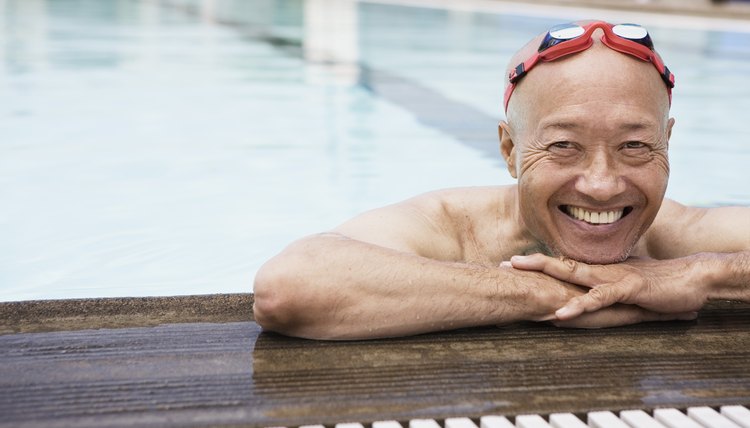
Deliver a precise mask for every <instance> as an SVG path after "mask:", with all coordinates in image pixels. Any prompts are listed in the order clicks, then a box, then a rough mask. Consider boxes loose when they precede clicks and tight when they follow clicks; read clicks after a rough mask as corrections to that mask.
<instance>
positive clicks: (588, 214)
mask: <svg viewBox="0 0 750 428" xmlns="http://www.w3.org/2000/svg"><path fill="white" fill-rule="evenodd" d="M567 211H568V214H570V216H571V217H573V218H574V219H576V220H582V221H585V222H586V223H591V224H610V223H614V222H616V221H617V220H619V219H620V218H622V214H623V210H614V211H588V210H586V209H584V208H581V207H573V206H570V205H568V206H567Z"/></svg>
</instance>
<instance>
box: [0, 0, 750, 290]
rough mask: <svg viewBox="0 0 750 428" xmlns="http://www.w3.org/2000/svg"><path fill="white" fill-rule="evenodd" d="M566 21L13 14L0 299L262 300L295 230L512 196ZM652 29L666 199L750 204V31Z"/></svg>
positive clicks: (165, 8) (30, 7) (313, 12)
mask: <svg viewBox="0 0 750 428" xmlns="http://www.w3.org/2000/svg"><path fill="white" fill-rule="evenodd" d="M557 21H559V19H554V18H528V17H526V18H524V17H517V16H506V15H498V14H492V13H470V12H458V11H446V10H437V9H417V8H407V7H398V6H387V5H379V4H374V3H367V2H349V1H344V0H308V1H302V0H278V1H271V0H257V1H253V2H246V1H240V0H235V1H229V0H225V1H221V0H205V1H198V0H192V1H191V0H169V1H167V0H163V1H156V0H154V1H146V0H143V1H133V0H115V1H108V2H101V1H97V0H47V1H44V0H2V1H0V94H2V95H1V96H2V100H3V102H2V103H0V200H2V201H3V203H2V205H0V236H2V240H0V300H21V299H37V298H63V297H91V296H127V295H169V294H200V293H215V292H241V291H250V289H251V283H252V277H253V275H254V273H255V271H256V269H257V268H258V267H259V266H260V264H261V263H262V262H263V260H265V259H266V258H268V257H269V256H270V255H272V254H274V253H276V252H277V251H279V250H280V249H281V248H282V247H283V246H284V245H286V244H287V243H288V242H290V241H291V240H293V239H294V238H296V237H299V236H301V235H304V234H308V233H313V232H316V231H320V230H325V229H328V228H330V227H333V226H335V225H336V224H338V223H339V222H341V221H343V220H344V219H346V218H348V217H350V216H352V215H354V214H356V213H357V212H360V211H362V210H365V209H368V208H372V207H375V206H380V205H383V204H386V203H390V202H394V201H397V200H400V199H403V198H406V197H408V196H410V195H413V194H416V193H420V192H423V191H427V190H430V189H434V188H440V187H448V186H463V185H481V184H493V183H498V184H505V183H510V182H511V179H510V177H508V176H507V174H506V173H505V171H504V169H503V168H502V165H501V164H500V161H499V159H498V158H497V157H494V156H493V152H494V151H495V146H496V145H495V144H496V143H495V129H494V123H495V122H496V121H497V120H498V119H499V118H501V112H500V107H499V105H500V99H501V94H500V92H501V85H502V83H501V81H500V75H501V74H502V71H501V70H502V68H503V67H504V64H505V61H507V58H508V57H509V55H510V54H511V52H512V50H513V49H515V48H516V47H517V46H520V45H521V44H522V43H523V42H524V41H525V40H526V39H528V38H530V37H531V36H532V35H534V34H536V33H537V32H540V31H542V30H543V29H545V28H547V27H549V26H550V25H551V24H552V23H554V22H557ZM650 27H651V28H650V29H651V32H652V34H653V35H654V38H655V40H656V43H657V45H658V46H659V47H660V48H661V51H662V55H663V56H664V57H665V59H666V61H667V63H668V65H669V66H670V68H671V69H673V70H674V71H675V74H676V75H677V79H678V83H677V90H676V92H675V101H674V106H673V111H674V115H675V116H676V117H677V126H676V128H675V131H674V135H673V139H672V162H673V165H672V166H673V176H672V182H671V185H670V188H669V194H670V195H671V196H673V197H675V198H677V199H680V200H682V201H684V202H687V203H691V204H705V205H715V204H731V203H741V204H748V203H750V191H748V190H747V185H746V184H747V183H748V182H750V171H749V170H748V169H747V168H746V167H745V165H747V164H748V163H750V149H748V148H747V147H748V146H747V141H748V138H749V137H750V128H748V127H747V125H746V124H745V123H744V112H746V111H748V110H750V87H749V86H748V85H747V84H746V82H745V80H746V76H747V75H750V35H748V34H743V33H732V32H722V31H694V30H693V31H691V30H682V29H669V28H660V27H659V26H653V25H651V26H650ZM446 171H450V173H449V174H446V173H445V172H446Z"/></svg>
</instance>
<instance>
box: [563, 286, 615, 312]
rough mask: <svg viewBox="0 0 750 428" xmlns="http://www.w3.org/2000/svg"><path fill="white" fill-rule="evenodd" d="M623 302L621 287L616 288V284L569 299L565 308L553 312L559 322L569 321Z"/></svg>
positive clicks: (593, 289) (594, 289) (600, 287)
mask: <svg viewBox="0 0 750 428" xmlns="http://www.w3.org/2000/svg"><path fill="white" fill-rule="evenodd" d="M623 300H625V295H624V293H623V287H618V286H617V285H616V284H603V285H600V286H598V287H596V288H592V289H590V290H589V291H588V292H587V293H586V294H583V295H580V296H577V297H574V298H572V299H570V300H569V301H568V303H566V304H565V306H563V307H562V308H560V309H558V310H557V311H555V316H556V317H557V318H558V319H560V320H569V319H573V318H575V317H577V316H580V315H581V314H583V313H584V312H595V311H598V310H599V309H602V308H605V307H607V306H611V305H614V304H615V303H617V302H622V301H623Z"/></svg>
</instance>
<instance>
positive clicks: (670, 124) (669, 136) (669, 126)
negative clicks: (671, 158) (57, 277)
mask: <svg viewBox="0 0 750 428" xmlns="http://www.w3.org/2000/svg"><path fill="white" fill-rule="evenodd" d="M673 126H674V118H673V117H670V118H669V122H667V147H669V140H670V139H672V127H673Z"/></svg>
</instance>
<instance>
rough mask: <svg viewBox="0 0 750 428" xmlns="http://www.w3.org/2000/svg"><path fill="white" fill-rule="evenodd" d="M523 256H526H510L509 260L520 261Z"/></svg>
mask: <svg viewBox="0 0 750 428" xmlns="http://www.w3.org/2000/svg"><path fill="white" fill-rule="evenodd" d="M525 258H526V256H512V257H511V258H510V261H512V262H520V261H521V260H523V259H525Z"/></svg>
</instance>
